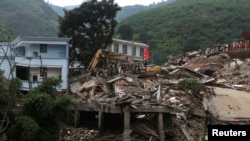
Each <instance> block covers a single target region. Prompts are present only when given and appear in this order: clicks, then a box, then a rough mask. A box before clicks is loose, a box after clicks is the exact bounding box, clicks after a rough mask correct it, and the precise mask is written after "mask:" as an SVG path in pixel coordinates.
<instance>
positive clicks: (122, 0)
mask: <svg viewBox="0 0 250 141" xmlns="http://www.w3.org/2000/svg"><path fill="white" fill-rule="evenodd" d="M44 1H45V2H49V3H50V4H53V5H57V6H61V7H64V6H72V5H80V4H81V3H82V2H84V1H85V0H44ZM161 1H166V0H115V3H117V4H118V5H119V6H121V7H123V6H128V5H136V4H140V5H149V4H153V3H154V2H155V3H158V2H161Z"/></svg>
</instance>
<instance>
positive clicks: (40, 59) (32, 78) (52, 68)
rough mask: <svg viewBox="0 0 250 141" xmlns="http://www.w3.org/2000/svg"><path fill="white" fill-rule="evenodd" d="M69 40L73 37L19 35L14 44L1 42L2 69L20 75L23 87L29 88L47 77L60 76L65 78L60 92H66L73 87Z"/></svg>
mask: <svg viewBox="0 0 250 141" xmlns="http://www.w3.org/2000/svg"><path fill="white" fill-rule="evenodd" d="M69 41H70V38H57V37H29V36H19V37H17V38H16V39H15V40H14V41H12V42H11V43H2V44H1V45H2V48H3V50H2V51H3V52H2V53H0V57H1V58H2V62H3V63H2V65H1V67H0V68H1V69H2V70H4V71H5V76H13V77H17V78H19V79H20V80H21V82H22V88H21V89H22V90H25V91H29V90H30V89H31V88H33V87H35V86H37V85H38V84H39V83H41V82H42V81H43V79H44V78H47V77H56V78H60V79H61V80H62V83H61V88H60V89H58V91H65V90H67V89H68V87H69V86H68V74H69V62H68V60H69V56H68V54H69ZM4 52H6V53H7V55H5V54H4ZM6 56H8V57H6ZM7 58H8V59H7ZM8 78H10V77H8Z"/></svg>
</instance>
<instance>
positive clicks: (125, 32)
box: [117, 25, 134, 40]
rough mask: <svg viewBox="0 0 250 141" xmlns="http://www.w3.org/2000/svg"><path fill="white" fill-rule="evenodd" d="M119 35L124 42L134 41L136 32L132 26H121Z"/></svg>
mask: <svg viewBox="0 0 250 141" xmlns="http://www.w3.org/2000/svg"><path fill="white" fill-rule="evenodd" d="M117 34H119V35H120V36H121V38H122V39H124V40H132V38H133V34H134V31H133V28H132V27H131V26H130V25H120V26H119V28H118V31H117Z"/></svg>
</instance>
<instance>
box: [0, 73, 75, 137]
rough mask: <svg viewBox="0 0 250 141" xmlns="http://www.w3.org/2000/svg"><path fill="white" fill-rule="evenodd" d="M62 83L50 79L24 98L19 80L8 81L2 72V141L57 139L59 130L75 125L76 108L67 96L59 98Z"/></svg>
mask: <svg viewBox="0 0 250 141" xmlns="http://www.w3.org/2000/svg"><path fill="white" fill-rule="evenodd" d="M60 82H61V80H59V79H56V78H52V77H51V78H47V79H46V80H45V81H43V82H42V83H41V84H40V85H39V86H37V87H34V88H33V89H32V90H31V91H30V92H29V93H28V94H27V95H22V94H21V92H20V88H21V84H22V83H21V82H20V80H19V79H17V78H14V79H11V80H8V79H7V78H5V77H4V76H3V71H1V70H0V140H1V141H7V140H13V141H45V140H46V141H55V140H58V139H59V131H60V127H62V126H63V125H73V121H74V120H73V117H74V111H75V110H76V108H77V106H76V104H75V103H74V102H73V101H71V99H70V98H69V97H68V96H65V95H64V96H60V97H58V95H57V93H56V89H57V87H59V86H60Z"/></svg>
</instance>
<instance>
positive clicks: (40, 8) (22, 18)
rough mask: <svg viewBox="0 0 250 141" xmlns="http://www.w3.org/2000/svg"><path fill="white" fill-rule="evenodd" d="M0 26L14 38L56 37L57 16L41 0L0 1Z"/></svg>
mask: <svg viewBox="0 0 250 141" xmlns="http://www.w3.org/2000/svg"><path fill="white" fill-rule="evenodd" d="M0 19H1V20H0V24H2V25H4V26H5V27H6V28H7V29H9V30H11V31H12V32H13V33H14V34H15V36H18V35H27V36H56V35H57V31H58V28H57V26H58V22H57V19H58V15H57V14H56V13H55V12H54V10H52V8H51V7H50V6H49V5H48V4H47V3H45V2H44V1H43V0H17V1H15V0H1V1H0Z"/></svg>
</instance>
